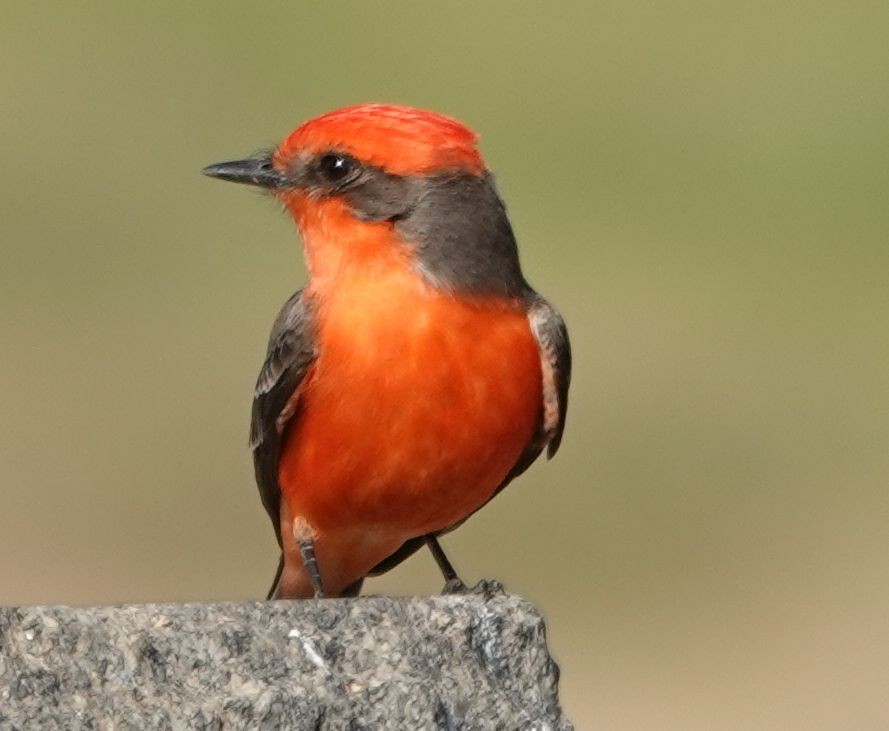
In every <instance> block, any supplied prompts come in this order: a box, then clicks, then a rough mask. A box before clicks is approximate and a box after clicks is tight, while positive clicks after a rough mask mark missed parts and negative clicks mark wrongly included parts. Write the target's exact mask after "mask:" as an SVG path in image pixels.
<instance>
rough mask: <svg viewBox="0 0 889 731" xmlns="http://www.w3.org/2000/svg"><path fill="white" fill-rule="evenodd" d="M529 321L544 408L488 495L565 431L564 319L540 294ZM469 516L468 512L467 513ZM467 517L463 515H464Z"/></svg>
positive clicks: (399, 555) (410, 549) (413, 545)
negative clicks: (518, 453) (528, 437)
mask: <svg viewBox="0 0 889 731" xmlns="http://www.w3.org/2000/svg"><path fill="white" fill-rule="evenodd" d="M528 321H529V322H530V324H531V331H532V332H533V333H534V338H535V339H536V340H537V346H538V348H539V349H540V364H541V372H542V376H543V379H542V388H543V408H542V411H541V416H540V423H539V424H538V427H537V432H536V434H535V435H534V438H533V439H532V440H531V443H530V444H528V446H527V448H526V449H525V451H524V452H522V454H521V456H520V457H519V460H518V462H516V464H515V466H514V467H513V468H512V469H511V470H510V471H509V474H508V475H507V476H506V478H505V479H504V480H503V482H501V483H500V485H499V486H498V488H497V489H496V490H495V491H494V494H493V495H491V497H490V498H489V499H488V500H489V501H490V500H491V499H493V497H494V496H495V495H497V493H499V492H500V491H501V490H502V489H503V488H504V487H506V486H507V485H508V484H509V483H510V482H512V481H513V480H514V479H515V478H516V477H518V476H519V475H520V474H522V473H523V472H524V471H525V470H526V469H528V467H530V466H531V464H532V463H533V462H534V460H536V459H537V457H539V456H540V453H541V452H542V451H543V448H544V447H546V456H547V458H548V459H551V458H552V457H553V455H554V454H555V453H556V452H557V451H558V449H559V445H560V444H561V442H562V433H563V432H564V431H565V415H566V413H567V411H568V386H569V385H570V383H571V343H570V341H569V340H568V330H567V328H566V327H565V321H564V320H563V319H562V316H561V315H560V314H559V312H558V310H556V308H555V307H553V306H552V305H551V304H550V303H549V302H547V301H546V300H545V299H544V298H543V297H541V296H540V295H536V294H535V295H534V298H533V299H532V300H531V303H530V307H529V308H528ZM467 517H468V516H467ZM464 520H466V518H464ZM464 520H461V521H460V522H459V523H457V524H455V525H452V526H450V527H448V528H446V529H445V530H442V531H440V532H439V533H438V534H437V535H441V533H447V532H449V531H452V530H454V529H455V528H457V527H458V526H459V525H462V524H463V522H464ZM424 543H425V539H424V537H423V536H418V537H417V538H412V539H411V540H409V541H406V542H405V543H403V544H402V545H401V547H400V548H399V549H398V550H397V551H395V553H393V554H392V555H391V556H389V557H388V558H386V559H384V560H383V561H380V563H378V564H377V565H376V566H374V568H373V569H372V570H371V572H370V575H371V576H378V575H379V574H383V573H385V572H387V571H389V570H390V569H393V568H395V567H396V566H397V565H398V564H400V563H401V562H402V561H404V560H405V559H406V558H408V557H409V556H411V555H412V554H414V553H416V551H418V550H419V549H420V548H422V547H423V544H424Z"/></svg>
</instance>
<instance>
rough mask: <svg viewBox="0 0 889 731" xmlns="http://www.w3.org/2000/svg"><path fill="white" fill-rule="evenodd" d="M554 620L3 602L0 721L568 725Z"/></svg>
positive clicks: (443, 609) (487, 613) (352, 606)
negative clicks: (549, 643) (548, 631)
mask: <svg viewBox="0 0 889 731" xmlns="http://www.w3.org/2000/svg"><path fill="white" fill-rule="evenodd" d="M558 675H559V673H558V668H557V667H556V665H555V663H554V662H553V661H552V659H551V658H550V656H549V653H548V651H547V648H546V637H545V628H544V624H543V619H542V618H541V617H540V615H539V614H538V613H537V612H536V610H535V609H534V608H533V607H532V606H531V605H530V604H529V603H528V602H526V601H525V600H523V599H521V598H519V597H516V596H513V595H510V594H507V593H505V592H504V591H503V590H502V587H500V586H499V585H497V584H494V583H483V584H480V585H479V587H476V589H475V590H473V591H472V592H471V593H468V594H464V595H450V596H438V597H422V598H390V597H364V598H360V599H336V600H320V601H307V602H253V603H243V604H147V605H137V606H120V607H100V608H88V609H76V608H71V607H25V608H0V729H3V730H4V731H5V730H6V729H102V730H105V729H214V730H215V729H350V730H357V729H389V728H392V729H539V730H541V731H543V730H544V729H570V728H571V725H570V724H569V723H568V721H567V720H566V719H565V718H564V716H563V715H562V712H561V710H560V708H559V702H558V688H557V685H558Z"/></svg>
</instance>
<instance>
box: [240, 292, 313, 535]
mask: <svg viewBox="0 0 889 731" xmlns="http://www.w3.org/2000/svg"><path fill="white" fill-rule="evenodd" d="M315 356H316V350H315V339H314V328H313V323H312V313H311V310H310V308H309V303H308V301H307V300H306V298H305V297H304V296H303V291H302V290H298V291H297V292H296V293H295V294H294V295H293V296H292V297H291V298H290V299H288V300H287V302H285V303H284V306H283V307H282V308H281V311H280V312H279V313H278V317H277V318H275V323H274V325H272V332H271V334H270V335H269V346H268V352H267V353H266V358H265V362H264V363H263V365H262V370H261V371H260V372H259V378H258V379H257V381H256V390H255V391H254V394H253V418H252V420H251V423H250V448H251V449H252V450H253V466H254V469H255V471H256V484H257V485H258V486H259V495H260V497H261V498H262V504H263V505H264V506H265V509H266V512H268V514H269V518H271V520H272V525H273V526H274V528H275V535H276V536H277V538H278V543H279V544H280V543H281V536H280V530H279V525H278V509H279V506H280V503H281V489H280V487H279V485H278V460H279V458H280V456H281V442H282V435H283V433H284V429H285V427H286V426H287V422H288V421H289V420H290V419H292V418H293V415H294V413H295V412H296V409H297V408H298V403H297V402H298V395H299V388H300V385H301V384H302V382H303V379H304V378H305V376H306V373H307V371H308V370H309V366H310V365H311V364H312V362H313V361H314V360H315Z"/></svg>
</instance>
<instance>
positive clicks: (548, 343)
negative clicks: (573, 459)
mask: <svg viewBox="0 0 889 731" xmlns="http://www.w3.org/2000/svg"><path fill="white" fill-rule="evenodd" d="M528 321H529V322H530V323H531V331H532V332H533V333H534V337H535V338H536V339H537V347H538V348H539V349H540V363H541V365H542V366H543V418H542V419H541V424H540V431H539V433H538V440H540V448H541V449H542V448H543V446H544V445H546V456H547V458H549V459H552V457H553V455H554V454H555V453H556V452H557V451H558V450H559V445H560V444H561V443H562V433H563V432H564V431H565V414H566V413H567V412H568V386H570V385H571V343H570V341H569V340H568V329H567V328H566V327H565V321H564V320H563V319H562V316H561V315H560V314H559V312H558V310H556V308H555V307H553V306H552V305H551V304H550V303H549V302H547V301H546V300H545V299H543V297H541V296H540V295H537V296H536V297H535V299H534V302H533V304H532V305H531V308H530V310H529V311H528ZM539 453H540V452H539V450H538V454H539ZM536 456H537V455H535V457H536ZM532 461H533V460H532Z"/></svg>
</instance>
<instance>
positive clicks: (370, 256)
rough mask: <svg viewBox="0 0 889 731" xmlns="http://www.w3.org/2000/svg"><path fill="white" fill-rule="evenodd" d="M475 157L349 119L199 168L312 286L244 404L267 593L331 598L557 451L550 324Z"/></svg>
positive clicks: (422, 133) (381, 115)
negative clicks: (269, 585) (266, 514)
mask: <svg viewBox="0 0 889 731" xmlns="http://www.w3.org/2000/svg"><path fill="white" fill-rule="evenodd" d="M475 145H476V136H475V134H474V133H473V132H472V131H470V130H469V129H468V128H466V127H465V126H463V125H462V124H460V123H459V122H457V121H456V120H453V119H451V118H449V117H444V116H442V115H438V114H434V113H431V112H423V111H420V110H414V109H410V108H406V107H397V106H392V105H361V106H358V107H350V108H346V109H343V110H338V111H335V112H332V113H329V114H327V115H324V116H322V117H319V118H318V119H315V120H312V121H310V122H308V123H306V124H304V125H302V126H301V127H299V128H298V129H297V130H296V131H295V132H294V133H293V134H291V135H290V136H289V137H288V138H287V139H286V140H285V141H284V142H283V143H282V144H281V145H280V147H279V148H278V149H277V150H276V151H275V152H274V154H273V155H272V156H271V157H270V158H269V160H268V161H264V160H259V161H258V160H252V161H241V162H237V163H224V164H221V165H219V166H213V167H212V168H208V169H207V171H206V172H208V174H211V175H214V176H216V177H223V178H226V179H230V180H236V181H239V182H249V183H252V184H255V185H263V186H265V187H269V188H272V189H273V190H274V192H275V194H276V195H277V196H278V198H279V199H280V200H281V201H282V203H284V205H285V206H286V207H287V208H288V209H289V211H290V212H291V214H292V215H293V217H294V219H295V220H296V222H297V225H298V227H299V231H300V234H301V236H302V239H303V243H304V247H305V252H306V259H307V264H308V270H309V274H310V280H309V283H308V285H307V287H306V288H305V289H304V290H303V291H302V292H301V293H298V296H297V297H296V298H295V299H293V300H291V302H290V303H288V306H285V310H283V311H282V315H281V316H280V317H279V323H278V324H276V331H273V334H272V339H271V343H270V348H269V359H268V360H267V363H266V366H265V367H264V369H263V374H261V376H260V384H259V385H258V390H257V401H256V405H255V408H254V433H255V436H254V440H255V442H254V443H255V447H254V448H255V451H256V457H257V475H258V478H259V480H260V490H261V492H262V493H263V499H264V502H265V503H266V507H267V508H268V509H269V511H270V514H271V515H272V518H273V521H275V520H276V519H277V522H278V524H279V529H280V534H279V538H280V543H281V546H282V552H283V571H282V573H281V574H280V576H279V580H278V582H277V587H276V592H275V595H276V596H278V597H308V596H311V595H312V594H313V593H317V592H318V590H319V586H318V585H317V582H318V579H319V578H320V582H321V585H322V586H323V592H324V593H325V594H328V595H338V594H340V593H342V592H343V591H344V590H346V589H347V587H350V586H352V585H355V583H356V582H360V580H361V579H362V578H363V577H364V576H365V575H367V574H368V573H369V572H371V571H372V570H373V569H374V567H375V566H377V565H378V564H380V563H381V562H383V561H384V560H386V559H387V558H388V557H390V556H392V555H393V554H394V553H395V552H396V551H398V549H399V548H400V547H401V546H402V545H403V544H405V543H406V542H408V541H410V540H411V539H415V538H418V537H422V536H426V535H436V534H438V533H440V532H442V531H445V530H447V529H449V528H451V527H453V526H454V525H456V524H457V523H459V522H461V521H462V520H464V519H465V518H466V517H467V516H469V515H471V514H472V513H473V512H475V511H476V510H477V509H478V508H480V507H481V506H482V505H483V504H484V503H485V502H487V501H488V500H489V499H490V498H491V497H492V495H493V494H494V493H495V492H496V490H497V489H498V488H499V487H501V486H502V485H503V484H505V481H507V479H508V477H510V476H512V475H514V474H516V473H518V472H520V471H521V470H522V469H524V468H525V467H526V466H527V464H529V463H530V461H532V460H533V459H534V457H536V456H537V453H538V452H539V451H540V449H541V448H542V447H543V446H544V445H545V444H546V443H547V442H549V443H550V451H551V452H552V451H554V449H555V447H557V446H558V439H559V437H560V435H561V428H562V424H563V422H564V399H565V396H566V394H567V373H568V361H567V339H566V338H565V337H564V326H563V325H562V324H561V319H559V318H558V315H557V313H556V314H555V315H554V318H555V319H553V314H552V313H554V312H555V311H554V310H551V308H549V306H548V304H546V302H545V300H543V299H542V298H540V297H539V295H536V293H534V292H533V290H531V289H530V287H529V286H528V285H527V283H526V282H525V281H524V279H523V278H522V276H521V273H520V270H519V268H518V259H517V255H516V253H515V244H514V240H513V239H512V232H511V230H510V229H509V225H508V222H507V221H506V218H505V213H504V212H503V207H502V204H501V203H500V201H499V198H498V197H497V196H496V192H494V189H493V187H492V184H491V183H490V176H489V175H488V174H487V171H486V169H485V167H484V163H483V162H482V159H481V156H480V155H479V153H478V151H477V149H476V146H475ZM439 199H440V200H441V202H438V201H439ZM455 213H456V214H457V215H456V216H455ZM466 221H468V222H469V224H470V225H466V226H465V225H464V222H466ZM464 229H465V230H464ZM500 263H502V266H500V265H499V264H500ZM288 307H289V308H290V309H289V310H288ZM288 328H290V329H289V330H288ZM553 328H555V329H553ZM560 338H561V340H560ZM293 342H296V343H297V345H298V346H299V347H297V348H295V349H293V352H291V351H290V350H287V347H289V346H290V345H292V343H293ZM285 346H287V347H285ZM288 358H289V359H290V360H288ZM559 358H561V360H559ZM279 361H281V362H279ZM560 379H561V380H560ZM282 384H283V385H282ZM276 389H278V391H280V393H278V392H277V391H276ZM282 389H283V390H282ZM272 396H275V397H276V398H277V400H275V401H274V403H275V404H277V406H275V407H274V409H273V410H272V411H271V412H270V413H266V411H267V409H268V408H271V407H269V406H268V403H272V402H271V401H269V399H271V397H272ZM257 405H258V406H257ZM268 459H272V460H273V463H272V464H271V466H270V467H269V466H268V465H267V464H266V462H267V461H268ZM279 501H280V502H279ZM307 546H308V547H310V548H311V550H312V551H313V554H312V553H311V552H310V553H308V554H307V553H306V547H307ZM314 562H316V563H317V574H316V575H315V576H314V579H315V581H314V584H315V585H314V586H313V575H312V571H313V570H314V567H313V566H310V564H312V563H314Z"/></svg>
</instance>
